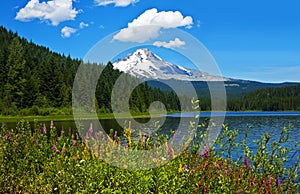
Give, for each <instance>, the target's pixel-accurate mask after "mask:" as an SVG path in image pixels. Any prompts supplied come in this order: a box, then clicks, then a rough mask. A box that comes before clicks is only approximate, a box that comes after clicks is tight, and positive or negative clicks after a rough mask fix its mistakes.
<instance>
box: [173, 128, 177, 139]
mask: <svg viewBox="0 0 300 194" xmlns="http://www.w3.org/2000/svg"><path fill="white" fill-rule="evenodd" d="M176 137H177V130H176V131H175V132H174V135H173V141H175V140H176Z"/></svg>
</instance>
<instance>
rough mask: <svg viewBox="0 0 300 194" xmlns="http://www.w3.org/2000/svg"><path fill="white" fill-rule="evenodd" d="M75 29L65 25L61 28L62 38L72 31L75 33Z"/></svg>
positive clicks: (67, 36)
mask: <svg viewBox="0 0 300 194" xmlns="http://www.w3.org/2000/svg"><path fill="white" fill-rule="evenodd" d="M76 31H77V30H76V29H75V28H71V27H68V26H65V27H63V28H62V29H61V36H62V37H63V38H69V37H70V36H71V35H72V34H73V33H75V32H76Z"/></svg>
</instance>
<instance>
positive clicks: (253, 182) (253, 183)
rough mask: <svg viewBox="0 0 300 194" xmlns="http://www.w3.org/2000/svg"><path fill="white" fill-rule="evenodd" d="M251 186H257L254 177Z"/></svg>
mask: <svg viewBox="0 0 300 194" xmlns="http://www.w3.org/2000/svg"><path fill="white" fill-rule="evenodd" d="M251 185H252V186H254V185H255V179H254V178H253V177H252V178H251Z"/></svg>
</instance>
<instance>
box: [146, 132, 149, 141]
mask: <svg viewBox="0 0 300 194" xmlns="http://www.w3.org/2000/svg"><path fill="white" fill-rule="evenodd" d="M149 138H150V134H149V133H147V134H146V138H145V142H146V141H147V140H148V139H149Z"/></svg>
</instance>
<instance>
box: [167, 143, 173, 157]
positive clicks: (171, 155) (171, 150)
mask: <svg viewBox="0 0 300 194" xmlns="http://www.w3.org/2000/svg"><path fill="white" fill-rule="evenodd" d="M168 154H169V156H170V157H173V149H172V144H169V146H168Z"/></svg>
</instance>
